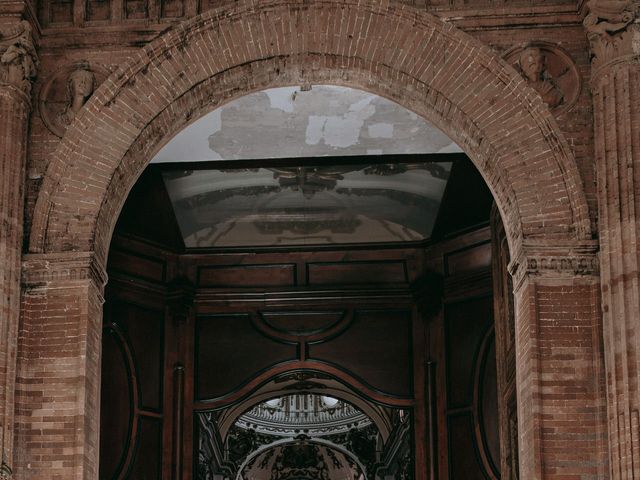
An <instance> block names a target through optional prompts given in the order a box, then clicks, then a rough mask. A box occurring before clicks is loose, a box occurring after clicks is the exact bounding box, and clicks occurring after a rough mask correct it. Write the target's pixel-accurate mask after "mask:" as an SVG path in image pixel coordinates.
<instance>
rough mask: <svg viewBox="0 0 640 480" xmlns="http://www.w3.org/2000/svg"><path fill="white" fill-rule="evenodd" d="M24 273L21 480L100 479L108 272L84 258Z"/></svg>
mask: <svg viewBox="0 0 640 480" xmlns="http://www.w3.org/2000/svg"><path fill="white" fill-rule="evenodd" d="M22 267H23V268H22V283H23V294H22V322H21V325H22V327H21V331H20V340H19V342H20V343H19V354H18V374H17V381H16V418H15V424H16V441H15V445H16V447H15V450H16V451H15V455H14V457H15V468H14V471H15V476H16V478H18V479H20V480H27V479H34V480H36V479H38V480H39V479H44V478H65V479H67V478H69V479H87V480H88V479H96V478H98V449H99V438H100V433H99V430H100V369H101V363H100V362H101V359H100V352H101V348H100V345H101V338H102V306H103V303H104V298H103V292H104V286H105V283H106V273H105V269H104V267H103V266H102V265H101V264H99V263H98V262H96V260H95V256H94V255H93V254H90V253H79V252H72V253H62V254H60V253H57V254H37V255H26V256H25V257H24V259H23V264H22Z"/></svg>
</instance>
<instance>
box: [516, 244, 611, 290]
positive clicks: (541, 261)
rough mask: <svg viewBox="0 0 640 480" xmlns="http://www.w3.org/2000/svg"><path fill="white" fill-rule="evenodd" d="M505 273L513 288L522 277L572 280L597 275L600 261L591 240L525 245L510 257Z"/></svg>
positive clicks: (519, 283) (522, 281) (521, 281)
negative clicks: (556, 244)
mask: <svg viewBox="0 0 640 480" xmlns="http://www.w3.org/2000/svg"><path fill="white" fill-rule="evenodd" d="M509 273H511V275H512V277H513V290H514V292H517V291H518V290H519V289H520V287H521V286H522V284H523V283H524V281H525V279H527V278H535V279H541V280H555V281H557V280H566V281H574V280H575V279H576V278H587V277H592V278H594V279H597V278H598V277H599V275H600V262H599V259H598V253H597V244H596V243H595V242H585V243H584V244H581V245H569V246H545V245H536V244H533V245H527V244H524V245H523V246H522V248H520V249H519V251H518V252H517V253H516V255H514V256H513V257H512V260H511V262H510V263H509Z"/></svg>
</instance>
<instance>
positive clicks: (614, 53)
mask: <svg viewBox="0 0 640 480" xmlns="http://www.w3.org/2000/svg"><path fill="white" fill-rule="evenodd" d="M587 8H588V10H589V13H588V14H587V16H586V17H585V19H584V27H585V29H586V31H587V37H588V38H589V42H590V44H591V53H592V62H593V66H594V68H596V69H598V68H600V67H602V66H603V65H605V64H607V63H609V62H612V61H616V60H618V59H620V58H625V57H628V56H636V55H638V54H640V22H639V18H640V0H589V3H588V4H587Z"/></svg>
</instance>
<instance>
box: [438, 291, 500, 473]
mask: <svg viewBox="0 0 640 480" xmlns="http://www.w3.org/2000/svg"><path fill="white" fill-rule="evenodd" d="M492 309H493V297H492V296H484V297H477V298H470V299H468V300H465V301H458V302H455V303H448V304H446V305H445V314H444V318H445V339H446V340H445V349H446V361H447V368H446V372H447V383H446V385H447V429H448V461H449V478H450V479H451V480H463V479H464V480H467V479H476V478H477V479H479V480H491V479H495V474H494V473H493V470H492V468H491V465H490V462H488V461H485V459H486V457H488V454H487V448H486V446H485V440H487V435H486V432H485V431H484V428H483V425H482V424H481V423H480V419H479V418H478V415H477V411H478V410H477V408H476V407H477V405H478V397H479V393H478V390H479V389H480V388H481V385H480V383H479V380H480V378H479V373H478V372H480V371H482V370H481V365H482V362H483V360H484V359H483V353H486V343H487V340H486V339H487V338H488V335H489V332H490V331H491V330H492V328H493V312H492ZM479 364H480V365H479ZM478 430H480V431H479V432H478ZM476 432H478V433H476Z"/></svg>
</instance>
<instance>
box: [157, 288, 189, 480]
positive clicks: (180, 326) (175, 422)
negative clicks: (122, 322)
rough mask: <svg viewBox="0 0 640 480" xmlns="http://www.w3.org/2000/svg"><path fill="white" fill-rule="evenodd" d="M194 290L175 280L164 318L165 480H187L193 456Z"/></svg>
mask: <svg viewBox="0 0 640 480" xmlns="http://www.w3.org/2000/svg"><path fill="white" fill-rule="evenodd" d="M194 300H195V288H194V286H193V284H192V283H191V282H189V281H188V279H185V278H177V279H175V280H174V281H173V282H172V283H171V284H170V285H169V286H168V294H167V304H166V309H165V315H166V317H167V322H170V323H171V329H172V333H173V336H172V337H171V339H172V344H173V345H172V346H171V349H172V351H173V352H172V358H171V362H170V363H169V362H167V364H166V367H165V378H167V379H168V380H170V382H171V383H170V385H171V388H167V390H168V391H170V392H171V395H172V398H171V401H170V402H168V403H167V406H166V410H167V411H169V410H171V421H167V422H165V431H164V438H168V439H169V443H170V446H169V445H167V446H166V448H165V452H166V453H167V452H170V458H171V466H170V468H168V467H166V466H165V472H164V474H165V478H167V479H169V478H170V479H171V480H182V478H186V479H189V478H191V474H192V455H193V400H194V390H193V376H194V369H193V356H194V355H193V335H194V324H195V313H194V312H195V309H194Z"/></svg>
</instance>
